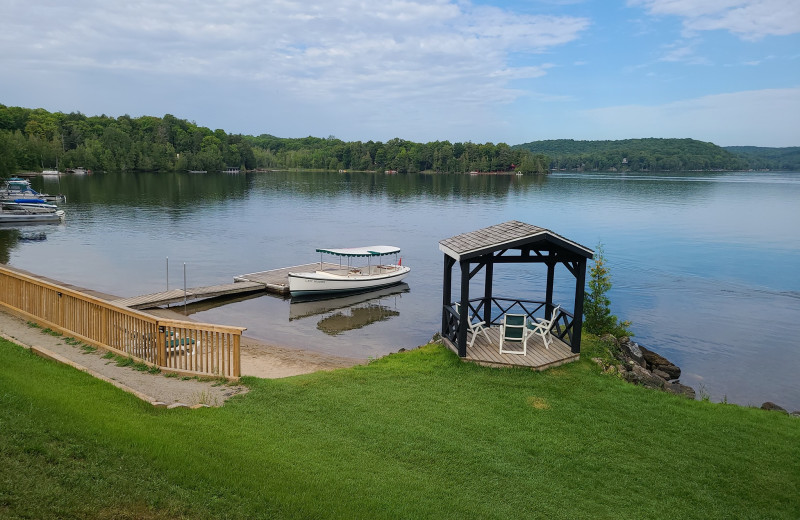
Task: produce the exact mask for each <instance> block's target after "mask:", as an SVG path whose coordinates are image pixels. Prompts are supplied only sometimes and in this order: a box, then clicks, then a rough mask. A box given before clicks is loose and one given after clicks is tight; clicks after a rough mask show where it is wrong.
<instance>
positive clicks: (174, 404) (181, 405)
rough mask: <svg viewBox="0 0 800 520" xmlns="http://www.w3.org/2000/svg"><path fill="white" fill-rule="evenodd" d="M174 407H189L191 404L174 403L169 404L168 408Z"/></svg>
mask: <svg viewBox="0 0 800 520" xmlns="http://www.w3.org/2000/svg"><path fill="white" fill-rule="evenodd" d="M174 408H189V405H188V404H183V403H172V404H171V405H168V406H167V409H168V410H172V409H174Z"/></svg>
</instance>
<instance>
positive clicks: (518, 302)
mask: <svg viewBox="0 0 800 520" xmlns="http://www.w3.org/2000/svg"><path fill="white" fill-rule="evenodd" d="M439 249H440V250H441V251H442V252H443V253H444V281H443V284H442V331H441V334H442V338H443V339H444V341H445V343H446V344H447V345H448V346H449V347H450V348H451V349H452V350H453V351H454V352H456V353H457V354H458V355H459V356H460V357H462V358H465V359H468V360H472V361H477V362H480V363H482V364H488V365H522V366H528V367H531V368H534V369H538V370H542V369H545V368H548V367H551V366H556V365H560V364H562V363H567V362H570V361H575V360H577V359H578V358H579V357H580V351H581V327H582V324H583V296H584V285H585V283H586V261H587V260H588V259H591V258H593V256H594V252H593V251H592V250H591V249H589V248H587V247H585V246H582V245H580V244H578V243H576V242H573V241H571V240H569V239H567V238H564V237H562V236H560V235H558V234H556V233H553V232H552V231H550V230H548V229H544V228H540V227H537V226H533V225H530V224H526V223H524V222H518V221H516V220H511V221H509V222H504V223H502V224H497V225H494V226H489V227H487V228H483V229H479V230H477V231H471V232H469V233H463V234H461V235H456V236H454V237H451V238H446V239H444V240H441V241H440V242H439ZM456 263H458V264H459V267H460V270H461V281H460V288H461V291H460V299H459V301H458V302H454V301H453V299H452V286H453V280H452V279H453V276H452V270H453V266H454V265H455V264H456ZM527 263H539V264H544V265H545V266H546V268H547V273H546V277H542V278H543V279H544V280H545V287H544V300H543V301H542V300H530V299H519V298H516V297H515V298H509V297H499V296H495V295H494V294H493V283H494V275H495V265H496V264H527ZM558 266H563V267H564V268H566V270H567V271H568V272H569V273H571V274H572V276H573V277H574V279H575V292H574V295H575V297H574V302H573V305H572V309H571V311H570V310H569V309H567V308H565V306H564V305H561V306H560V309H559V311H558V313H557V315H556V316H555V321H554V324H553V327H552V329H551V337H552V338H553V342H552V344H551V345H550V346H549V348H546V347H545V345H544V344H543V343H542V342H541V341H539V343H537V344H535V345H533V348H528V352H527V354H526V355H512V354H503V353H501V352H500V349H499V348H498V345H499V344H500V343H502V342H501V340H500V327H499V325H500V324H501V323H502V320H503V316H504V315H505V314H506V313H509V311H512V312H514V313H520V314H524V315H526V317H527V319H531V320H533V319H535V318H540V317H541V318H542V319H547V320H550V319H552V318H553V310H554V308H555V307H556V306H557V305H560V303H559V302H554V301H553V293H554V285H555V280H556V268H557V267H558ZM481 271H483V272H484V284H483V295H481V296H479V297H477V298H470V280H471V279H472V278H473V277H475V275H477V274H478V273H480V272H481ZM562 278H563V277H562ZM526 289H527V290H529V291H530V289H531V288H528V287H524V286H522V285H520V286H518V287H516V288H515V292H516V290H519V291H521V292H522V291H525V290H526ZM540 294H541V292H540ZM473 318H475V319H477V320H482V321H483V323H484V327H485V328H486V333H485V334H476V337H475V338H473V340H472V341H471V342H470V346H469V348H468V341H467V335H468V333H469V334H473V333H472V332H471V331H470V329H471V327H470V326H469V322H470V321H471V320H472V319H473ZM529 341H530V340H529Z"/></svg>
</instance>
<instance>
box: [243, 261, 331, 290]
mask: <svg viewBox="0 0 800 520" xmlns="http://www.w3.org/2000/svg"><path fill="white" fill-rule="evenodd" d="M336 269H339V264H331V263H327V262H322V263H321V267H320V262H314V263H313V264H304V265H295V266H293V267H283V268H281V269H272V270H271V271H261V272H258V273H250V274H240V275H239V276H234V277H233V279H234V281H236V282H256V283H260V284H261V285H262V286H264V287H265V288H266V289H265V290H266V291H268V292H271V293H276V294H287V295H288V294H289V273H290V272H304V271H319V270H325V271H328V270H336Z"/></svg>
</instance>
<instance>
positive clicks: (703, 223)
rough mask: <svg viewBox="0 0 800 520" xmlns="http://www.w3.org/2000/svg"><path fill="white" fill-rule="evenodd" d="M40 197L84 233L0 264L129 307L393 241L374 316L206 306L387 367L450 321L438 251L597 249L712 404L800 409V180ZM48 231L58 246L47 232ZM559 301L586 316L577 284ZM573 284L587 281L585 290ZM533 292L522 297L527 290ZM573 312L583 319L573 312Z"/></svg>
mask: <svg viewBox="0 0 800 520" xmlns="http://www.w3.org/2000/svg"><path fill="white" fill-rule="evenodd" d="M33 182H34V186H35V187H37V188H39V189H42V190H44V191H47V192H50V193H53V192H61V193H64V194H66V195H67V200H68V203H67V204H66V205H65V209H66V211H67V222H66V223H65V224H64V225H57V226H53V225H50V226H37V227H26V228H23V229H18V230H14V229H3V230H0V260H2V261H6V262H8V263H10V264H11V265H14V266H18V267H21V268H24V269H28V270H30V271H33V272H35V273H39V274H42V275H47V276H50V277H53V278H56V279H59V280H62V281H64V282H67V283H72V284H76V285H82V286H86V287H90V288H93V289H96V290H99V291H103V292H108V293H111V294H116V295H119V296H134V295H137V294H145V293H150V292H158V291H162V290H164V289H165V288H166V287H167V272H166V271H167V268H166V264H167V261H166V258H167V257H168V258H169V287H170V288H173V289H174V288H180V287H182V286H183V273H184V263H185V265H186V276H187V285H188V286H189V287H196V286H202V285H211V284H217V283H228V282H230V281H231V280H232V278H233V276H234V275H238V274H244V273H250V272H255V271H263V270H267V269H273V268H278V267H286V266H290V265H297V264H303V263H310V262H314V261H317V260H319V256H318V255H317V254H316V253H314V249H315V248H316V247H343V246H358V245H370V244H390V245H397V246H400V247H402V248H403V253H402V255H401V256H402V262H403V264H406V265H409V266H411V267H412V273H411V275H410V276H409V277H408V278H407V282H408V285H407V287H400V288H398V290H391V291H385V293H383V294H380V295H377V296H375V297H373V298H372V299H369V298H367V297H361V298H356V299H354V300H352V301H344V302H342V301H338V302H336V301H331V302H327V303H324V302H323V303H319V304H308V303H306V304H296V303H290V301H288V300H284V299H282V298H277V297H274V296H268V295H264V296H257V297H250V298H243V299H240V300H238V301H234V302H230V303H227V304H225V305H216V306H214V305H208V304H201V305H194V306H189V308H188V309H187V311H188V313H190V314H191V317H192V319H195V320H199V321H204V322H211V323H222V324H229V325H241V326H244V327H247V329H248V330H247V334H248V335H250V336H254V337H257V338H260V339H263V340H266V341H268V342H272V343H277V344H283V345H289V346H292V347H297V348H305V349H309V350H315V351H321V352H328V353H334V354H339V355H344V356H352V357H361V358H366V357H377V356H381V355H384V354H386V353H389V352H393V351H396V350H398V349H400V348H402V347H405V348H408V347H414V346H416V345H419V344H421V343H424V342H426V341H427V340H428V339H429V338H430V337H431V336H432V335H433V334H434V332H436V331H437V329H438V326H439V322H440V313H439V302H440V298H441V283H442V282H441V276H442V255H441V253H440V252H439V249H438V242H439V240H441V239H443V238H446V237H449V236H453V235H456V234H458V233H463V232H467V231H472V230H475V229H478V228H481V227H485V226H488V225H492V224H497V223H500V222H504V221H506V220H511V219H516V220H521V221H524V222H528V223H530V224H534V225H537V226H542V227H546V228H549V229H551V230H553V231H555V232H556V233H559V234H561V235H564V236H566V237H568V238H570V239H572V240H574V241H576V242H579V243H581V244H584V245H586V246H588V247H591V248H594V247H595V246H596V245H597V244H598V243H600V242H602V244H603V245H604V248H605V252H606V258H607V261H608V265H609V267H610V268H611V273H612V277H613V283H614V287H613V289H612V291H611V294H610V296H611V299H612V310H613V311H614V313H615V314H617V315H618V316H620V317H621V318H625V319H629V320H631V321H632V322H633V330H634V332H635V334H636V339H637V341H639V342H640V343H642V344H643V345H646V346H649V347H652V348H654V349H656V350H657V351H659V352H661V353H662V354H663V355H665V356H666V357H667V358H669V359H670V360H672V361H673V362H675V363H676V364H678V365H680V366H681V368H682V369H683V377H682V381H683V382H685V383H686V384H689V385H691V386H693V387H694V388H695V389H696V390H698V391H702V392H705V393H707V394H709V395H710V396H711V398H712V400H715V401H719V400H722V399H723V398H727V399H728V401H731V402H736V403H740V404H753V405H760V404H761V403H762V402H763V401H767V400H771V401H775V402H777V403H778V404H781V405H782V406H784V407H787V408H791V409H800V378H798V377H797V376H796V372H797V370H798V368H800V349H799V348H798V346H800V345H798V338H799V337H800V275H799V274H798V272H800V226H799V225H798V223H800V174H796V173H788V174H787V173H780V174H779V173H748V174H744V173H686V174H674V175H663V174H662V175H623V174H554V175H550V176H547V177H514V176H500V177H489V176H463V175H462V176H455V175H442V176H425V175H390V176H385V175H382V174H335V173H330V174H328V173H305V172H304V173H264V174H248V175H233V176H231V175H226V174H219V175H215V174H209V175H196V174H99V175H91V176H85V177H80V176H70V177H62V178H60V179H58V180H56V179H53V180H45V179H41V178H39V179H35V180H34V181H33ZM40 232H44V233H45V234H46V239H45V240H31V238H41V236H38V235H37V234H38V233H40ZM538 267H540V266H525V267H520V266H513V267H511V266H509V267H508V268H506V267H503V269H500V268H496V278H497V285H498V286H497V288H496V290H495V293H496V294H497V295H505V296H518V297H523V298H525V297H527V298H534V299H535V298H538V297H540V296H541V292H542V290H543V288H544V282H543V277H544V273H543V272H539V271H537V268H538ZM563 280H564V282H565V283H562V284H561V285H560V286H559V285H558V281H559V280H557V282H556V283H557V287H556V297H557V298H558V299H560V301H568V300H569V299H570V294H571V292H572V287H571V285H570V283H569V282H570V280H569V279H568V278H563ZM573 283H574V282H573ZM520 287H522V289H520ZM570 305H571V302H570Z"/></svg>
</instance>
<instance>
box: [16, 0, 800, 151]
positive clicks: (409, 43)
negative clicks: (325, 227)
mask: <svg viewBox="0 0 800 520" xmlns="http://www.w3.org/2000/svg"><path fill="white" fill-rule="evenodd" d="M0 103H2V104H4V105H7V106H22V107H27V108H44V109H46V110H48V111H51V112H58V111H60V112H65V113H69V112H81V113H83V114H85V115H89V116H92V115H100V114H105V115H108V116H113V117H118V116H121V115H125V114H127V115H130V116H132V117H139V116H143V115H150V116H159V117H160V116H163V115H165V114H172V115H174V116H176V117H178V118H181V119H187V120H189V121H194V122H195V123H196V124H198V125H200V126H205V127H209V128H211V129H212V130H214V129H218V128H221V129H223V130H225V131H226V132H228V133H242V134H249V135H260V134H271V135H274V136H278V137H305V136H309V135H310V136H316V137H329V136H335V137H337V138H339V139H342V140H345V141H368V140H375V141H387V140H389V139H392V138H395V137H398V138H401V139H406V140H410V141H416V142H428V141H436V140H449V141H451V142H459V141H460V142H466V141H471V142H474V143H485V142H492V143H499V142H504V143H508V144H511V145H514V144H520V143H526V142H530V141H535V140H542V139H576V140H596V139H628V138H644V137H664V138H668V137H677V138H693V139H699V140H701V141H708V142H713V143H715V144H718V145H720V146H736V145H752V146H775V147H781V146H800V0H627V1H626V0H604V1H590V0H541V1H533V0H528V1H522V0H519V1H516V0H473V1H461V0H419V1H417V0H381V1H373V2H369V1H366V0H325V1H320V0H299V1H294V0H217V1H211V0H126V1H124V2H123V1H120V0H70V1H64V0H0Z"/></svg>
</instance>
